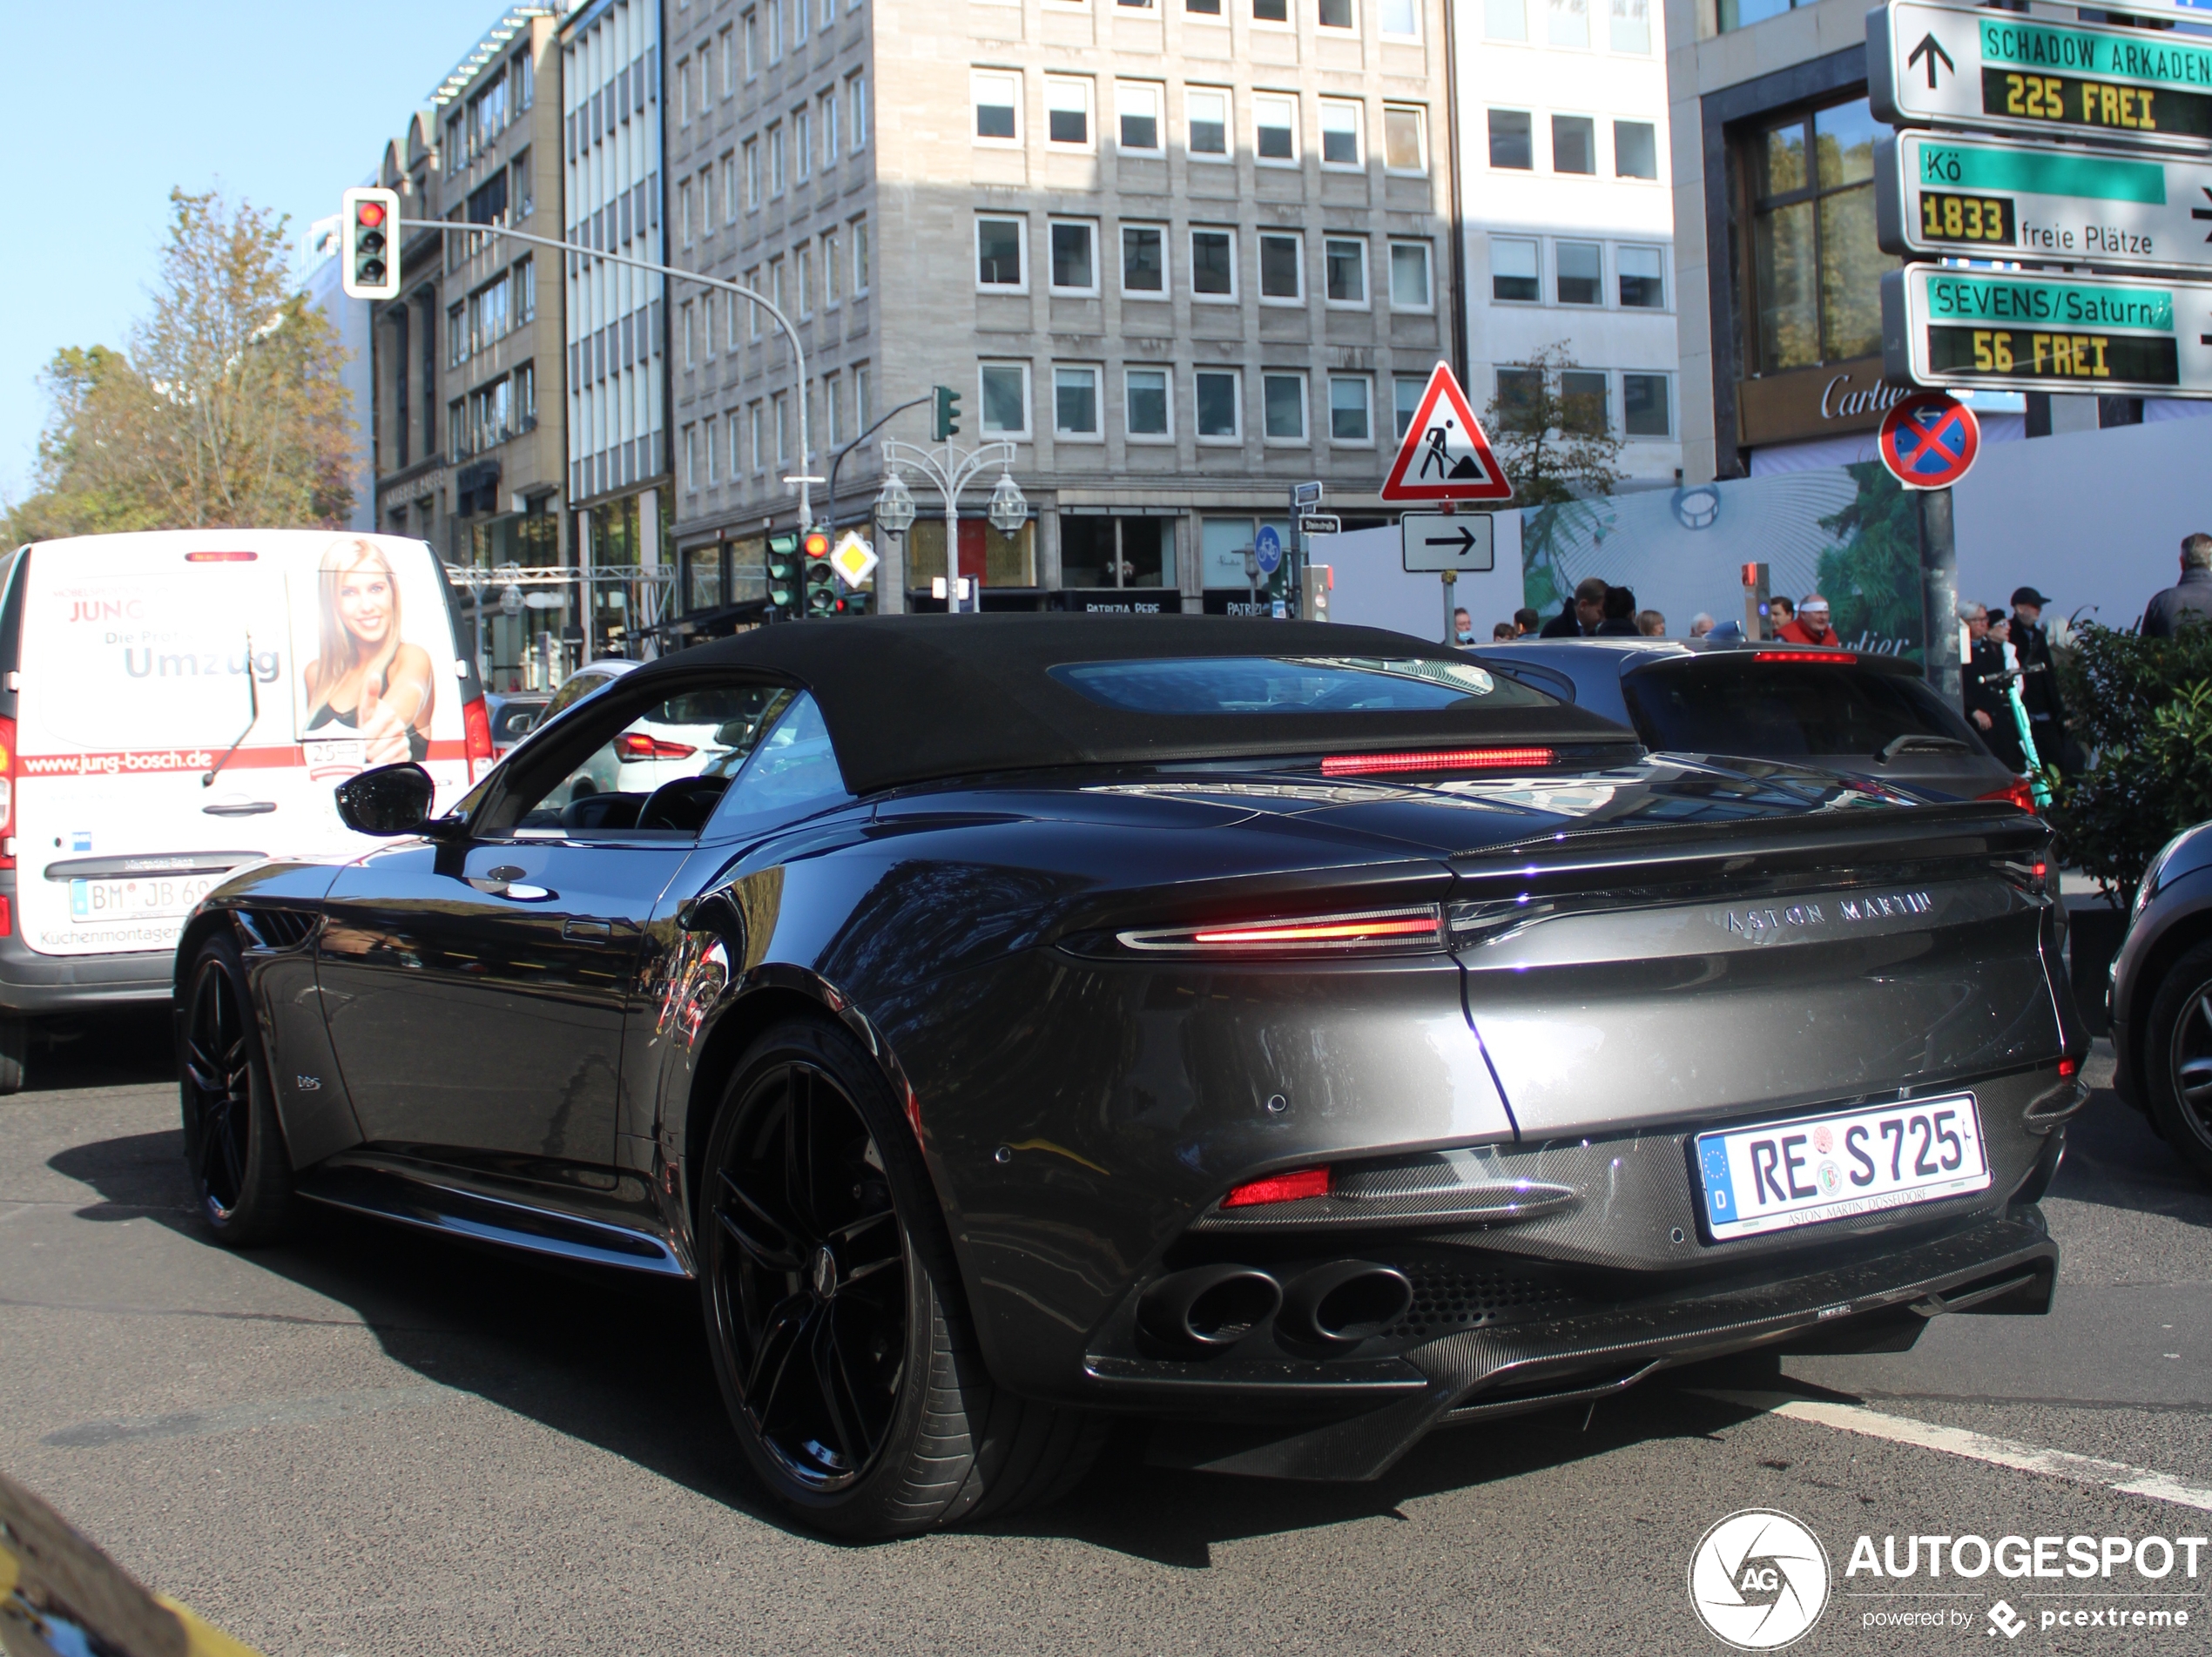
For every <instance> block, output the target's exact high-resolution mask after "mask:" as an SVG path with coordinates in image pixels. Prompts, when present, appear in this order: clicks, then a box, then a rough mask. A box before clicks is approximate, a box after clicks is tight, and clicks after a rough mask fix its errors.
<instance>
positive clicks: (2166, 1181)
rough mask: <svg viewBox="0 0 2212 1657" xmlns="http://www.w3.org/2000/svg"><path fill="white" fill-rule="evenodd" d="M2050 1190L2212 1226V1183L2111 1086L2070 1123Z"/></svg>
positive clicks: (2099, 1091) (2063, 1195) (2073, 1198)
mask: <svg viewBox="0 0 2212 1657" xmlns="http://www.w3.org/2000/svg"><path fill="white" fill-rule="evenodd" d="M2050 1194H2051V1196H2054V1197H2060V1198H2064V1199H2066V1200H2067V1201H2069V1202H2094V1203H2095V1204H2097V1205H2098V1206H2100V1207H2101V1208H2113V1209H2132V1210H2134V1211H2135V1212H2137V1213H2142V1214H2163V1215H2168V1216H2171V1217H2173V1218H2175V1219H2176V1220H2181V1221H2182V1222H2184V1223H2188V1224H2190V1225H2200V1226H2212V1187H2208V1186H2207V1185H2206V1184H2205V1182H2203V1181H2202V1180H2201V1179H2199V1178H2198V1177H2197V1176H2196V1175H2195V1172H2194V1171H2193V1170H2192V1169H2190V1168H2189V1165H2188V1163H2187V1162H2183V1161H2182V1159H2181V1158H2180V1157H2179V1156H2177V1155H2175V1153H2174V1150H2173V1148H2172V1147H2171V1146H2169V1145H2168V1144H2167V1142H2165V1141H2164V1140H2162V1139H2161V1138H2160V1137H2159V1136H2158V1135H2157V1134H2156V1133H2155V1132H2154V1131H2153V1129H2152V1128H2151V1125H2150V1122H2149V1119H2148V1118H2147V1117H2146V1116H2144V1115H2143V1114H2142V1112H2141V1111H2139V1110H2137V1109H2135V1108H2134V1107H2133V1106H2131V1105H2129V1104H2128V1102H2127V1101H2125V1100H2123V1099H2121V1096H2120V1095H2118V1094H2116V1093H2114V1091H2113V1090H2112V1089H2111V1088H2098V1089H2097V1090H2096V1091H2095V1092H2094V1093H2093V1094H2091V1095H2089V1102H2088V1104H2087V1106H2086V1107H2084V1108H2083V1109H2082V1112H2081V1114H2080V1115H2079V1116H2077V1117H2075V1118H2074V1122H2072V1123H2071V1124H2070V1125H2069V1126H2068V1127H2067V1135H2066V1161H2065V1162H2064V1163H2063V1164H2062V1165H2061V1166H2060V1169H2059V1176H2058V1178H2057V1179H2055V1180H2054V1181H2052V1182H2051V1192H2050Z"/></svg>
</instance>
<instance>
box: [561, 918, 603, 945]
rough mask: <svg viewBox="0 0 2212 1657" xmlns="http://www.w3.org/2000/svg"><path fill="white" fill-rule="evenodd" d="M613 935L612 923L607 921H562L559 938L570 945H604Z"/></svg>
mask: <svg viewBox="0 0 2212 1657" xmlns="http://www.w3.org/2000/svg"><path fill="white" fill-rule="evenodd" d="M614 935H615V928H614V923H613V922H612V921H608V920H564V921H563V922H562V923H561V936H562V937H563V938H565V939H566V940H569V942H570V943H572V944H604V943H608V942H610V941H611V940H613V938H614Z"/></svg>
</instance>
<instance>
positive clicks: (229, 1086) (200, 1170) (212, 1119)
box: [178, 938, 292, 1247]
mask: <svg viewBox="0 0 2212 1657" xmlns="http://www.w3.org/2000/svg"><path fill="white" fill-rule="evenodd" d="M179 1046H180V1048H181V1051H180V1052H179V1054H178V1071H179V1091H180V1093H181V1095H182V1101H183V1105H184V1128H185V1170H186V1172H187V1173H189V1174H190V1175H191V1176H192V1196H193V1197H194V1199H195V1200H196V1201H197V1202H198V1203H199V1210H200V1213H201V1215H202V1216H203V1217H204V1218H205V1219H206V1222H207V1224H208V1227H209V1229H211V1230H212V1231H213V1232H214V1234H215V1236H217V1238H218V1239H219V1240H220V1241H222V1242H224V1243H231V1244H233V1245H235V1246H240V1247H243V1246H245V1245H246V1244H250V1243H262V1242H266V1241H267V1240H269V1239H270V1238H271V1237H273V1236H276V1235H277V1234H278V1233H279V1232H280V1230H281V1229H282V1227H283V1224H284V1222H285V1219H286V1217H287V1212H288V1209H289V1207H290V1202H291V1196H292V1170H291V1165H290V1162H289V1161H288V1159H287V1156H286V1154H285V1149H284V1142H283V1135H282V1133H281V1130H280V1128H278V1126H277V1120H276V1111H275V1108H274V1107H273V1103H272V1095H271V1091H270V1088H269V1082H268V1074H267V1067H266V1065H265V1064H264V1063H263V1061H262V1057H261V1037H260V1031H259V1029H257V1028H256V1027H255V1025H254V1021H253V1009H252V1005H251V1003H250V1001H249V1000H248V999H247V993H246V973H245V970H244V967H243V966H242V965H241V963H240V961H239V954H238V951H237V948H236V947H235V946H233V945H232V944H231V943H230V942H229V940H226V939H222V938H216V939H212V940H209V941H208V942H207V943H206V945H205V946H203V947H202V948H201V950H200V952H199V957H198V959H197V960H194V962H193V963H192V977H191V979H190V980H189V984H188V987H187V989H186V992H185V1007H184V1018H183V1020H181V1023H180V1026H179Z"/></svg>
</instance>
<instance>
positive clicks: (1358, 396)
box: [1329, 374, 1375, 443]
mask: <svg viewBox="0 0 2212 1657" xmlns="http://www.w3.org/2000/svg"><path fill="white" fill-rule="evenodd" d="M1329 441H1331V442H1332V443H1372V442H1373V441H1375V433H1374V421H1373V420H1372V417H1371V415H1370V414H1369V411H1368V387H1367V377H1366V375H1365V374H1331V375H1330V376H1329Z"/></svg>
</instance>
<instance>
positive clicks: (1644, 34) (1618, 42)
mask: <svg viewBox="0 0 2212 1657" xmlns="http://www.w3.org/2000/svg"><path fill="white" fill-rule="evenodd" d="M1612 5H1613V50H1614V51H1626V52H1635V53H1637V54H1638V55H1640V56H1648V55H1649V53H1650V51H1651V0H1612Z"/></svg>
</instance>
